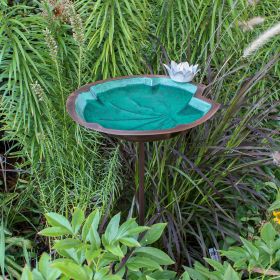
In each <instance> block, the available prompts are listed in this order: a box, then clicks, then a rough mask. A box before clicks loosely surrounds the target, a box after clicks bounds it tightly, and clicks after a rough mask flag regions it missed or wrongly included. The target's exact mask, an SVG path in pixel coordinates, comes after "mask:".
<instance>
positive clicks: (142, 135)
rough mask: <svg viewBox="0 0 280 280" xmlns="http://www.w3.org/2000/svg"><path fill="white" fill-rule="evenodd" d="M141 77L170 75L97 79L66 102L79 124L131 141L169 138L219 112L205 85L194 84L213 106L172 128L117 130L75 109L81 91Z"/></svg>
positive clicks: (71, 95)
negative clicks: (82, 116) (208, 96)
mask: <svg viewBox="0 0 280 280" xmlns="http://www.w3.org/2000/svg"><path fill="white" fill-rule="evenodd" d="M141 77H143V78H144V77H149V78H155V77H159V78H169V77H168V76H165V75H133V76H123V77H117V78H112V79H107V80H101V81H97V82H94V83H89V84H86V85H84V86H83V87H81V88H79V89H77V90H76V91H74V92H73V93H71V94H70V95H69V97H68V99H67V103H66V107H67V111H68V113H69V115H70V116H71V117H72V119H73V120H74V121H75V122H77V123H78V124H80V125H82V126H84V127H86V128H89V129H92V130H95V131H98V132H102V133H106V134H109V135H112V136H116V137H119V138H123V139H126V140H129V141H137V142H143V141H157V140H163V139H169V138H171V137H173V136H175V135H177V134H179V133H183V132H185V131H186V130H188V129H190V128H193V127H195V126H198V125H200V124H202V123H204V122H205V121H207V120H209V119H210V118H211V117H212V116H213V115H214V114H215V113H216V112H217V110H218V109H219V107H220V104H218V103H216V102H214V101H212V100H211V99H208V98H206V97H204V96H202V93H203V91H204V89H205V88H206V86H205V85H203V84H194V85H196V86H197V91H196V93H195V96H196V97H198V98H199V99H201V100H204V101H206V102H208V103H210V104H211V105H212V107H211V109H210V110H209V112H208V113H207V114H205V115H204V116H203V117H201V118H200V119H198V120H196V121H195V122H193V123H191V124H182V125H178V126H176V127H173V128H170V129H163V130H117V129H110V128H105V127H103V126H101V125H100V124H98V123H88V122H85V121H83V120H82V119H81V118H80V117H79V116H78V115H77V113H76V110H75V102H76V98H77V96H78V95H79V94H80V93H82V92H86V91H88V90H89V89H90V87H92V86H94V85H97V84H101V83H105V82H108V81H113V80H120V79H130V78H141Z"/></svg>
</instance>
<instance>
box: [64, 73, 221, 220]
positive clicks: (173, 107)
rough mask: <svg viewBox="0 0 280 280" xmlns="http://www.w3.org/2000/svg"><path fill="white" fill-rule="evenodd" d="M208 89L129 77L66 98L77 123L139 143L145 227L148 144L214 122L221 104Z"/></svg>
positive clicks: (140, 198)
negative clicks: (206, 94)
mask: <svg viewBox="0 0 280 280" xmlns="http://www.w3.org/2000/svg"><path fill="white" fill-rule="evenodd" d="M204 88H205V86H204V85H201V84H198V85H196V84H193V83H178V82H174V81H173V80H172V79H170V78H169V77H168V76H160V75H141V76H125V77H118V78H114V79H109V80H103V81H97V82H95V83H90V84H87V85H85V86H83V87H81V88H79V89H77V90H76V91H74V92H73V93H72V94H71V95H70V96H69V97H68V99H67V105H66V106H67V111H68V113H69V114H70V116H71V117H72V119H73V120H74V121H75V122H77V123H78V124H80V125H82V126H84V127H86V128H89V129H92V130H95V131H98V132H101V133H105V134H108V135H109V136H112V137H118V138H121V139H125V140H127V141H131V142H137V143H138V145H139V148H138V170H139V171H138V174H139V188H138V205H139V208H138V211H139V224H140V225H143V224H144V218H145V212H144V204H145V198H144V175H145V174H144V173H145V171H144V168H145V142H150V141H158V140H167V139H170V138H172V137H174V136H176V135H178V134H181V133H184V132H186V131H187V130H188V129H190V128H193V127H195V126H198V125H200V124H202V123H203V122H205V121H207V120H208V119H210V118H211V117H212V116H213V115H214V114H215V113H216V112H217V110H218V109H219V106H220V105H219V104H217V103H215V102H214V101H212V100H210V99H208V98H205V97H203V96H202V92H203V90H204Z"/></svg>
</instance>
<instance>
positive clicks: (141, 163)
mask: <svg viewBox="0 0 280 280" xmlns="http://www.w3.org/2000/svg"><path fill="white" fill-rule="evenodd" d="M138 172H139V189H138V204H139V225H141V226H143V225H144V220H145V197H144V178H145V142H140V143H139V150H138Z"/></svg>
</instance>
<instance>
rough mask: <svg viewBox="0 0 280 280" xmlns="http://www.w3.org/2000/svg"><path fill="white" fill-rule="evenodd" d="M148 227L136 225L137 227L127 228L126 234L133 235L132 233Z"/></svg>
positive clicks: (142, 230) (134, 233)
mask: <svg viewBox="0 0 280 280" xmlns="http://www.w3.org/2000/svg"><path fill="white" fill-rule="evenodd" d="M148 229H150V227H146V226H137V227H134V228H131V229H129V230H128V231H127V233H126V234H127V235H129V236H134V235H136V234H139V233H141V232H144V231H146V230H148Z"/></svg>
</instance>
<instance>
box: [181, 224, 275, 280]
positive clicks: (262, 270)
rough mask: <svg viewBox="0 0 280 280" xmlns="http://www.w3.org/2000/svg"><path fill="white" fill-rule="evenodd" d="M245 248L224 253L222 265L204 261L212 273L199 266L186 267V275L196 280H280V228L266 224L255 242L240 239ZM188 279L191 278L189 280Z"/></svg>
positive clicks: (222, 252)
mask: <svg viewBox="0 0 280 280" xmlns="http://www.w3.org/2000/svg"><path fill="white" fill-rule="evenodd" d="M241 241H242V246H240V247H237V246H236V247H231V248H229V249H228V250H226V251H221V255H222V256H224V257H226V258H227V259H228V260H229V261H231V262H232V263H233V265H232V266H231V265H230V264H229V263H228V262H227V261H225V262H224V263H223V264H221V263H220V262H218V261H215V260H212V259H205V260H206V262H207V263H208V264H209V265H210V266H211V270H209V268H206V267H205V266H203V265H201V264H200V263H198V262H197V263H196V264H195V266H194V268H185V269H186V272H185V275H188V276H189V277H190V279H193V280H207V279H211V280H219V279H220V280H223V279H272V278H273V277H275V278H273V279H278V278H279V277H280V267H279V260H280V234H279V229H278V227H275V226H274V225H273V224H271V223H269V222H267V223H265V224H264V225H263V227H262V228H261V230H260V235H259V236H256V237H254V239H253V240H246V239H244V238H241ZM187 279H188V278H187Z"/></svg>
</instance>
